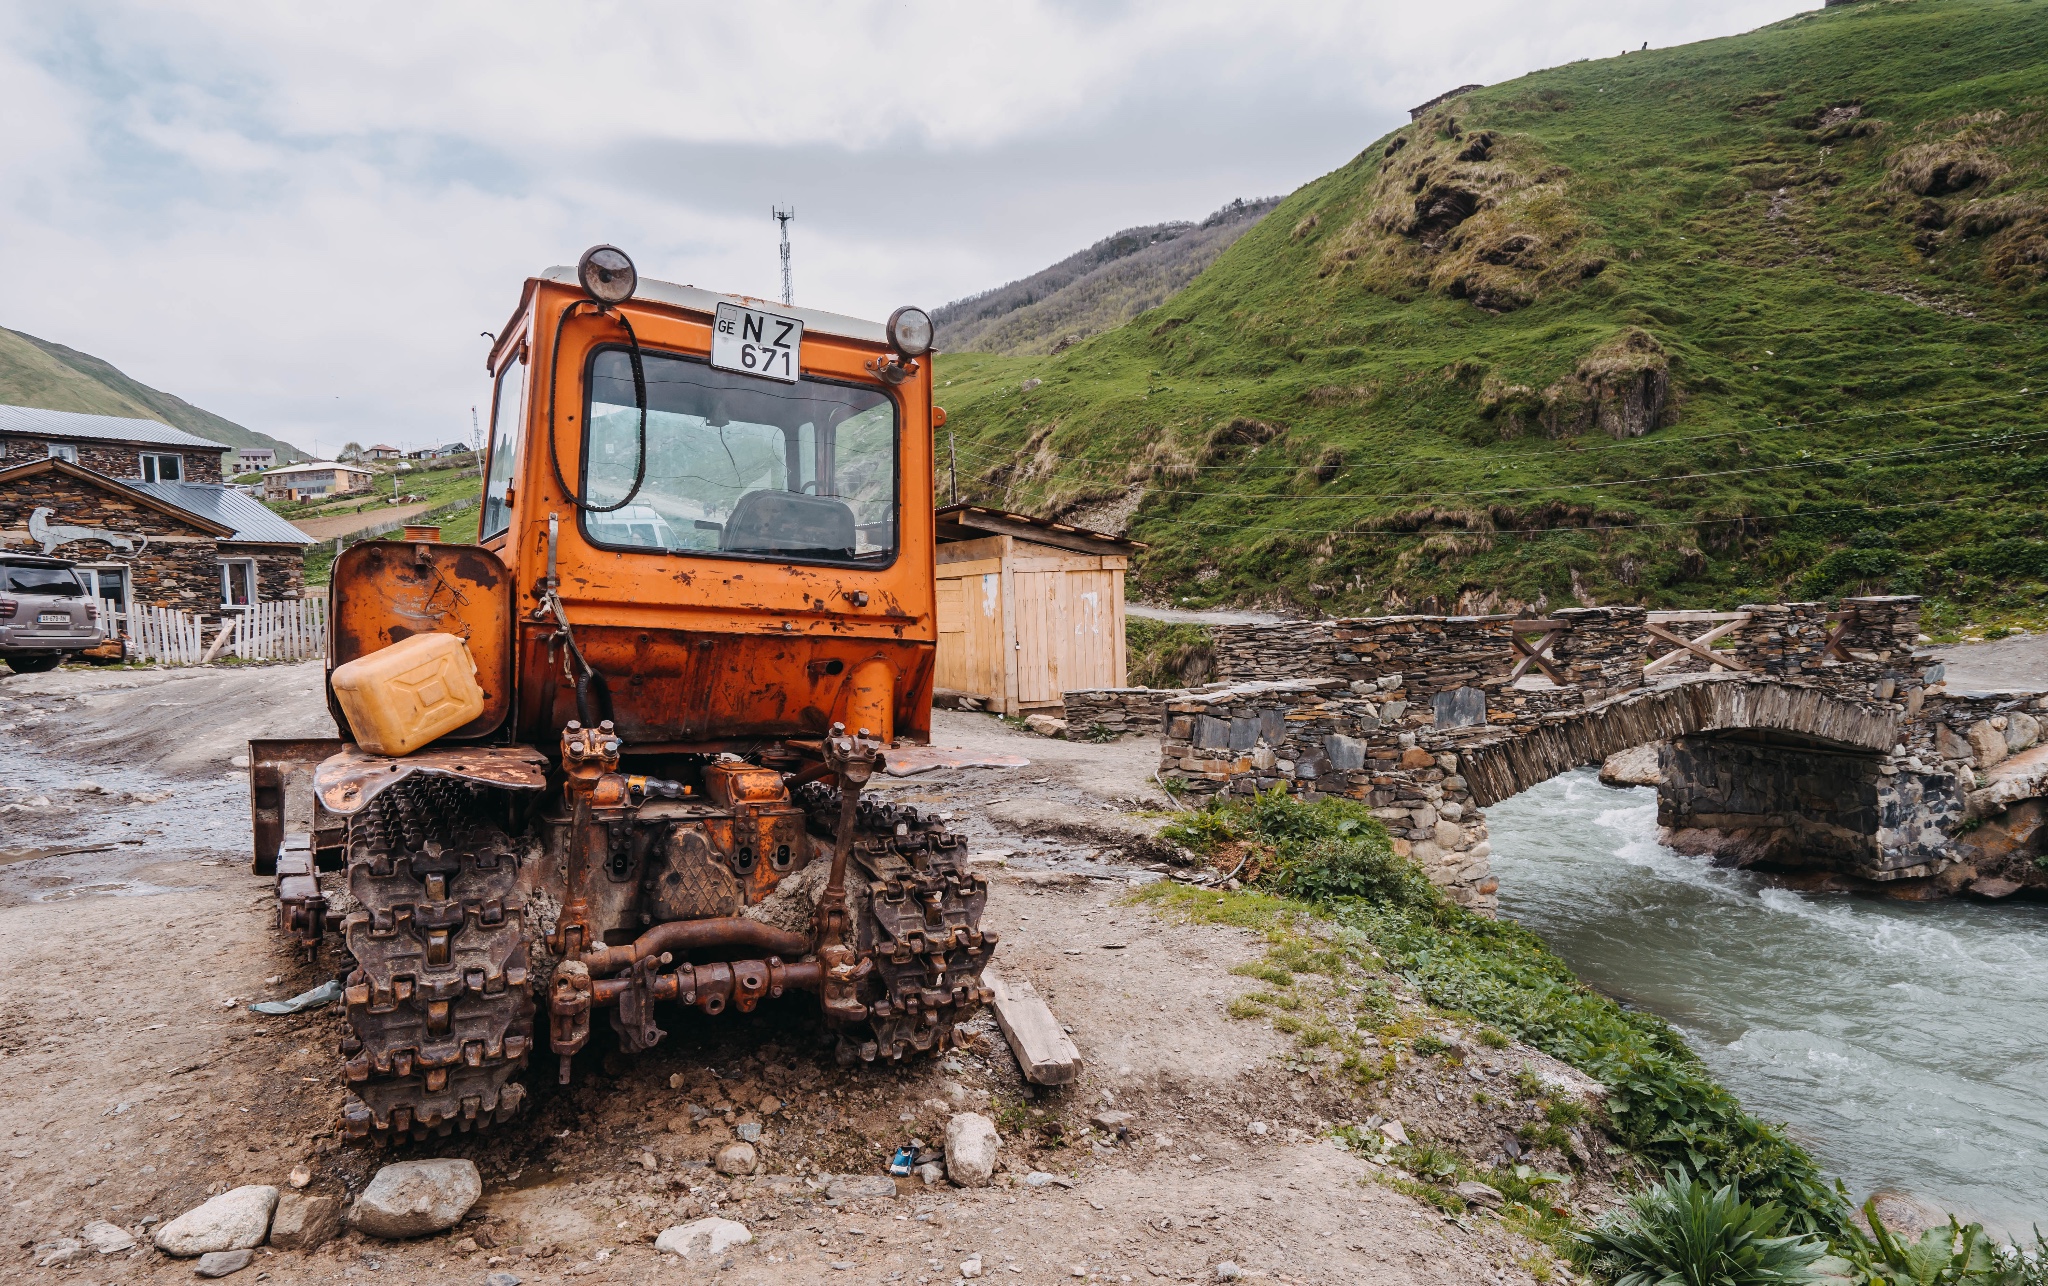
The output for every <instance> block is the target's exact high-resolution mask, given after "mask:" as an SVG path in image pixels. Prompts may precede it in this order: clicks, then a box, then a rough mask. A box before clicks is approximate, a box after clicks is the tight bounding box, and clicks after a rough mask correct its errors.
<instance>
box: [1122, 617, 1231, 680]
mask: <svg viewBox="0 0 2048 1286" xmlns="http://www.w3.org/2000/svg"><path fill="white" fill-rule="evenodd" d="M1214 664H1215V640H1214V639H1213V638H1212V637H1211V636H1210V634H1209V630H1208V627H1206V626H1202V625H1195V624H1191V623H1189V622H1185V621H1155V620H1152V619H1150V618H1149V617H1143V616H1128V617H1125V618H1124V674H1125V681H1126V682H1128V683H1129V684H1130V685H1131V686H1132V687H1134V688H1182V687H1187V686H1188V685H1190V684H1198V683H1206V682H1208V680H1209V673H1210V669H1211V667H1212V666H1213V665H1214Z"/></svg>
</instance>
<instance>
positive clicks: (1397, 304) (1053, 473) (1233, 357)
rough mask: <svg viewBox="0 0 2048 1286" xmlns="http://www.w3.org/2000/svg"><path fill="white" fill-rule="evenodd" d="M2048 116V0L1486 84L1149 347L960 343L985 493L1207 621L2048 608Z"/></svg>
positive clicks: (969, 448)
mask: <svg viewBox="0 0 2048 1286" xmlns="http://www.w3.org/2000/svg"><path fill="white" fill-rule="evenodd" d="M2044 128H2048V5H2044V4H2042V3H2040V2H2039V0H1871V2H1870V3H1866V4H1862V5H1857V6H1853V7H1847V8H1833V9H1828V10H1826V11H1815V12H1812V13H1808V14H1803V15H1800V16H1799V17H1796V18H1793V19H1790V20H1787V21H1785V22H1782V23H1778V24H1775V25H1773V26H1771V27H1767V28H1764V29H1762V30H1760V31H1756V32H1751V33H1749V34H1746V35H1742V36H1737V37H1732V38H1729V39H1724V40H1715V41H1708V42H1705V43H1701V44H1696V45H1690V46H1685V47H1682V48H1677V49H1669V50H1661V51H1652V52H1646V53H1633V54H1628V55H1626V56H1623V57H1619V58H1613V59H1606V60H1602V61H1596V62H1579V63H1574V64H1571V65H1569V66H1566V67H1560V68H1555V69H1553V70H1549V71H1544V72H1539V73H1537V74H1535V75H1531V76H1527V77H1524V78H1522V79H1520V80H1517V81H1513V82H1510V83H1507V84H1503V85H1497V86H1493V87H1490V88H1487V89H1484V90H1479V91H1476V92H1473V93H1471V94H1469V95H1466V96H1464V97H1460V98H1456V99H1453V100H1451V101H1449V102H1447V103H1444V104H1442V105H1441V106H1440V107H1438V108H1436V109H1434V110H1433V111H1431V112H1430V113H1429V114H1427V115H1426V116H1425V117H1424V118H1423V119H1422V120H1420V121H1417V122H1415V123H1413V124H1411V125H1408V126H1405V127H1403V128H1402V129H1400V130H1397V131H1395V132H1394V133H1392V134H1390V135H1388V136H1387V137H1385V138H1382V139H1380V140H1378V141H1377V142H1375V143H1373V144H1372V146H1371V147H1369V148H1367V149H1366V150H1365V151H1364V152H1362V153H1361V154H1360V155H1359V156H1358V157H1357V158H1356V159H1354V160H1353V161H1352V162H1351V163H1350V164H1348V165H1346V166H1344V167H1343V168H1342V169H1340V170H1337V171H1336V172H1334V173H1332V174H1329V175H1326V176H1324V177H1323V178H1321V179H1318V180H1316V181H1315V182H1313V183H1310V184H1309V185H1307V186H1306V187H1304V188H1302V189H1301V190H1299V191H1297V192H1295V193H1294V194H1293V195H1291V196H1289V197H1288V198H1287V199H1286V200H1285V201H1284V202H1283V203H1282V204H1281V206H1280V207H1279V209H1278V210H1276V211H1275V212H1274V213H1273V214H1272V215H1270V216H1268V217H1267V218H1266V219H1265V220H1264V221H1263V222H1261V223H1260V224H1259V225H1258V226H1257V227H1255V228H1254V229H1252V230H1251V231H1250V232H1249V233H1247V234H1246V235H1245V236H1244V237H1243V238H1242V239H1240V240H1239V241H1238V242H1237V243H1236V244H1235V245H1234V246H1232V247H1231V248H1230V249H1229V250H1228V251H1226V252H1225V253H1224V254H1223V255H1222V256H1221V257H1220V258H1219V259H1218V260H1217V261H1216V263H1215V264H1214V266H1212V267H1211V268H1210V269H1209V270H1208V271H1207V272H1205V273H1204V274H1203V275H1202V276H1201V277H1199V278H1198V279H1197V280H1196V281H1195V282H1194V283H1193V284H1192V285H1190V286H1189V287H1188V288H1187V289H1185V290H1183V291H1181V292H1180V293H1179V294H1178V295H1176V296H1174V297H1173V298H1171V299H1169V300H1168V301H1166V302H1165V303H1164V304H1163V305H1162V306H1160V307H1158V308H1155V309H1153V310H1151V311H1150V312H1147V313H1145V314H1143V315H1141V316H1139V317H1137V318H1136V319H1134V320H1133V321H1131V322H1130V323H1129V324H1127V325H1125V326H1123V327H1121V328H1119V329H1117V330H1115V331H1112V332H1109V333H1107V334H1104V335H1100V336H1097V337H1096V338H1094V339H1091V340H1089V341H1087V342H1086V343H1083V344H1080V345H1078V346H1075V347H1072V348H1069V349H1068V350H1066V351H1065V352H1063V353H1061V354H1059V355H1057V356H1052V357H998V356H992V355H979V354H954V355H948V356H945V357H943V358H942V359H941V360H940V364H939V369H938V376H939V381H940V384H941V385H942V386H944V387H943V388H942V389H941V401H942V402H943V403H944V404H945V405H946V407H947V409H948V410H949V411H951V412H952V416H953V418H952V428H953V431H954V434H955V436H956V439H957V441H958V445H959V453H960V456H959V458H960V473H961V491H962V497H963V498H974V499H979V500H983V501H987V502H993V503H1000V504H1006V505H1009V506H1011V507H1014V508H1021V509H1027V510H1032V511H1036V512H1042V513H1058V514H1063V515H1067V516H1071V517H1074V518H1075V519H1077V520H1081V521H1087V520H1091V519H1092V520H1095V521H1101V522H1107V523H1112V524H1115V523H1120V522H1126V521H1127V523H1128V530H1129V532H1130V534H1132V535H1133V536H1135V537H1137V538H1138V539H1141V540H1144V541H1147V542H1150V544H1151V545H1152V548H1151V550H1150V551H1149V553H1147V554H1146V555H1145V556H1144V557H1143V558H1142V560H1140V562H1139V564H1138V568H1137V574H1136V575H1135V577H1134V581H1135V592H1137V593H1141V594H1143V595H1144V596H1146V597H1148V598H1151V599H1154V600H1165V601H1172V602H1177V603H1180V602H1184V603H1188V604H1192V605H1206V604H1214V603H1223V602H1234V603H1271V604H1275V605H1283V606H1289V607H1293V608H1296V609H1309V610H1322V611H1336V612H1358V611H1385V610H1402V609H1404V608H1406V609H1408V610H1438V611H1445V610H1456V611H1487V610H1494V611H1504V610H1518V609H1519V607H1520V606H1521V605H1524V604H1537V605H1545V604H1547V605H1553V606H1566V605H1569V604H1571V603H1572V602H1573V601H1574V600H1575V599H1576V600H1578V601H1587V600H1597V601H1599V602H1642V603H1648V604H1651V605H1675V604H1688V605H1705V604H1726V605H1732V604H1734V603H1737V602H1742V601H1762V600H1771V599H1777V598H1782V597H1785V596H1787V595H1791V596H1795V597H1822V596H1828V595H1833V594H1838V593H1846V592H1882V591H1887V590H1889V591H1893V592H1919V593H1925V594H1928V595H1929V596H1930V597H1932V598H1934V599H1937V600H1938V602H1937V603H1936V604H1935V609H1934V612H1933V621H1934V623H1935V625H1936V626H1937V628H1940V627H1942V626H1944V625H1945V626H1947V627H1949V628H1953V627H1954V626H1955V625H1956V624H1958V623H1959V622H1962V621H1964V620H1971V621H1977V622H1983V621H1988V620H1996V619H2007V618H2012V617H2017V616H2027V615H2028V614H2030V613H2033V612H2036V611H2039V610H2040V607H2041V604H2042V602H2043V600H2044V599H2048V585H2044V584H2043V582H2048V540H2044V536H2048V531H2044V525H2048V515H2044V511H2043V506H2042V504H2041V502H2040V490H2041V486H2042V484H2043V482H2048V425H2044V424H2043V423H2042V416H2041V410H2042V406H2043V397H2044V395H2048V284H2044V275H2048V133H2044ZM940 445H941V449H942V450H943V449H944V446H945V443H944V440H943V438H942V439H941V444H940ZM942 464H943V461H942ZM941 476H942V478H943V472H942V475H941Z"/></svg>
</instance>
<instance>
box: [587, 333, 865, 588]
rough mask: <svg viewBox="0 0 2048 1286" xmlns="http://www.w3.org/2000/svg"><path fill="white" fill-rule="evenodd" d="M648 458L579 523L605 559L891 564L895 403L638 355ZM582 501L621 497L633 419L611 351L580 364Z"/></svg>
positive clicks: (636, 419)
mask: <svg viewBox="0 0 2048 1286" xmlns="http://www.w3.org/2000/svg"><path fill="white" fill-rule="evenodd" d="M642 363H643V368H644V370H645V372H646V382H647V459H646V471H645V475H644V477H643V478H642V480H641V484H640V490H639V491H638V492H637V493H636V494H634V496H633V498H632V501H631V503H629V504H626V505H624V506H622V507H620V508H618V509H616V510H614V511H613V512H611V513H586V514H585V515H584V519H583V524H584V527H583V529H584V532H585V534H586V535H587V536H588V537H589V538H590V540H591V541H592V542H593V543H595V544H597V545H601V546H604V547H606V548H614V549H659V550H666V551H688V552H692V553H705V554H713V555H716V554H729V555H738V556H751V557H756V558H760V557H767V558H777V559H788V560H793V561H797V562H845V563H857V564H863V565H877V566H879V565H882V564H886V563H888V562H889V561H891V560H892V559H893V558H894V557H895V553H896V404H895V403H894V402H893V401H891V400H890V398H889V397H888V396H887V395H886V394H884V393H882V392H881V391H879V390H877V389H873V388H866V387H862V386H860V385H856V384H837V383H829V382H826V381H824V380H814V379H801V380H798V381H797V382H796V383H794V384H781V383H776V382H774V381H771V380H765V379H761V378H759V377H756V376H750V375H740V374H735V373H732V372H728V371H720V370H713V369H712V368H711V366H710V365H709V364H707V363H706V362H704V361H702V360H701V359H691V358H682V357H671V356H666V355H662V354H656V353H643V357H642ZM586 416H587V418H586V420H585V423H586V424H587V425H588V426H589V431H588V433H587V434H586V435H585V443H586V447H585V453H584V460H583V486H582V491H583V493H584V495H585V497H586V498H587V500H588V502H589V503H590V504H591V505H593V506H596V507H599V508H602V507H604V506H606V505H616V504H618V503H619V502H620V501H621V500H624V499H625V498H626V495H627V493H628V492H629V491H631V490H632V487H633V479H634V476H635V474H636V473H637V472H639V465H640V415H639V412H638V410H637V409H636V408H635V407H634V399H633V367H632V362H631V359H630V358H629V356H628V355H627V353H626V350H624V349H610V348H608V349H604V350H601V351H600V352H599V353H598V354H597V356H596V358H595V359H594V360H593V361H592V363H591V373H590V401H589V404H588V406H587V408H586Z"/></svg>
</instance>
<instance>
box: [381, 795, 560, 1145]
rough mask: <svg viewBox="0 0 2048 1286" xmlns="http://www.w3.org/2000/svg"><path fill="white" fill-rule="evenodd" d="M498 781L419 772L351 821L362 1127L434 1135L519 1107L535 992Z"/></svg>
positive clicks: (516, 857) (397, 1135)
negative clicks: (496, 803)
mask: <svg viewBox="0 0 2048 1286" xmlns="http://www.w3.org/2000/svg"><path fill="white" fill-rule="evenodd" d="M492 794H493V792H491V791H489V790H488V789H487V788H484V787H480V786H477V785H474V784H472V783H468V782H461V781H454V780H450V779H447V778H438V777H413V778H410V779H408V780H407V781H404V782H402V783H400V784H398V785H396V786H394V787H392V788H391V789H389V790H387V791H385V792H384V793H383V794H381V795H379V796H378V797H377V798H376V799H375V800H374V801H372V802H371V804H370V805H369V806H368V807H367V808H365V809H364V810H363V812H362V813H361V814H360V815H358V816H357V817H355V818H353V819H352V820H351V821H350V823H349V833H348V844H347V863H348V864H347V881H348V891H349V894H350V896H351V897H352V899H353V900H354V902H355V907H354V909H353V910H351V911H350V912H349V914H348V915H347V917H346V918H345V919H344V920H343V922H342V935H343V939H344V941H345V942H346V943H347V946H348V950H349V952H350V954H352V955H353V956H354V957H355V968H354V969H353V970H352V971H351V972H350V973H349V975H348V978H347V986H346V993H345V997H346V1002H347V1006H348V1023H349V1030H350V1034H349V1035H348V1037H347V1038H346V1039H344V1040H343V1042H342V1047H341V1052H342V1056H343V1058H344V1059H345V1060H346V1061H345V1063H344V1066H343V1075H344V1079H345V1080H346V1081H347V1084H348V1098H347V1100H346V1102H345V1103H344V1105H343V1107H342V1128H343V1130H344V1132H345V1133H346V1134H347V1135H349V1136H350V1137H352V1138H371V1139H376V1140H381V1141H395V1140H398V1139H402V1138H407V1137H410V1138H413V1139H424V1138H427V1137H428V1136H430V1135H446V1134H449V1133H451V1132H453V1131H457V1130H462V1131H468V1130H475V1129H482V1128H484V1127H485V1126H488V1125H490V1124H492V1123H493V1122H497V1121H506V1120H509V1119H511V1117H512V1116H513V1115H514V1114H516V1113H517V1112H518V1111H519V1107H520V1104H521V1103H522V1101H523V1100H524V1098H525V1095H526V1090H525V1087H524V1086H523V1085H521V1084H520V1083H519V1080H518V1079H517V1077H518V1074H519V1072H520V1071H521V1070H522V1069H523V1068H525V1066H526V1060H527V1054H528V1052H529V1051H530V1049H531V1048H532V1043H533V998H532V995H531V993H530V989H529V982H528V977H527V956H526V941H525V937H524V930H523V926H522V923H521V912H522V911H523V910H524V901H523V898H522V895H521V892H520V885H519V864H520V853H519V848H518V846H517V845H516V844H515V843H514V842H513V840H512V838H511V837H510V836H508V835H507V834H506V833H505V831H504V830H503V829H502V828H501V827H500V826H499V825H498V824H497V823H496V821H495V820H494V819H493V818H492V817H491V815H490V814H491V809H490V807H489V804H490V803H491V802H492V801H491V796H492Z"/></svg>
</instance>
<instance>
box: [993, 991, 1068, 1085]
mask: <svg viewBox="0 0 2048 1286" xmlns="http://www.w3.org/2000/svg"><path fill="white" fill-rule="evenodd" d="M981 982H982V985H983V986H985V987H987V988H988V989H989V990H990V991H993V992H994V993H996V998H995V1003H994V1006H993V1007H994V1009H995V1011H996V1023H997V1025H998V1026H1000V1027H1001V1028H1002V1029H1003V1039H1005V1040H1007V1041H1009V1042H1010V1052H1011V1053H1013V1054H1015V1055H1016V1056H1017V1066H1018V1067H1019V1068H1020V1069H1021V1070H1022V1071H1023V1073H1024V1079H1025V1080H1027V1081H1030V1082H1031V1083H1032V1084H1033V1085H1068V1084H1071V1083H1073V1082H1074V1081H1077V1080H1079V1079H1080V1078H1081V1051H1080V1050H1078V1049H1076V1048H1074V1042H1073V1041H1071V1040H1069V1039H1067V1033H1066V1032H1064V1031H1062V1030H1061V1029H1060V1020H1059V1019H1057V1018H1055V1017H1053V1016H1052V1009H1051V1008H1050V1007H1049V1006H1048V1005H1047V1004H1046V1003H1045V1002H1044V1001H1043V1000H1040V999H1039V998H1038V989H1037V988H1035V987H1033V986H1032V985H1031V983H1030V982H1029V981H1028V980H1026V979H1022V978H1020V979H1018V980H1017V981H1016V982H1010V981H1008V980H1007V979H1005V978H1004V977H1003V976H1002V975H1001V974H999V973H997V972H996V970H995V968H994V967H993V966H985V967H983V969H982V971H981Z"/></svg>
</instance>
